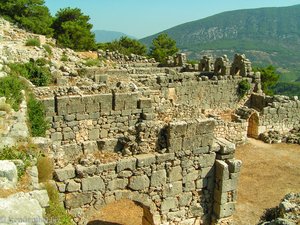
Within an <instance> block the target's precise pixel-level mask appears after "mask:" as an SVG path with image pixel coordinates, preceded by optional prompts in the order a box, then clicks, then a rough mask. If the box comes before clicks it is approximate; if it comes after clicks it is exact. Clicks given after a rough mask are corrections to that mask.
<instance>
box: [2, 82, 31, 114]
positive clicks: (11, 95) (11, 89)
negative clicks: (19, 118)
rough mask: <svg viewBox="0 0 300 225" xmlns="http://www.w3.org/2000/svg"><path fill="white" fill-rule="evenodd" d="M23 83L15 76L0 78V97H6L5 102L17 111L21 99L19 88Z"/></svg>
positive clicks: (23, 87) (22, 87)
mask: <svg viewBox="0 0 300 225" xmlns="http://www.w3.org/2000/svg"><path fill="white" fill-rule="evenodd" d="M23 89H25V85H24V84H23V83H22V82H21V81H20V80H19V79H18V78H17V77H16V76H7V77H4V78H0V97H6V102H7V103H8V104H10V105H11V107H12V108H13V109H14V110H15V111H18V110H19V107H20V104H21V102H22V99H23V94H22V92H21V90H23Z"/></svg>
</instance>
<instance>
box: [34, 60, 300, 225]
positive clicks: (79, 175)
mask: <svg viewBox="0 0 300 225" xmlns="http://www.w3.org/2000/svg"><path fill="white" fill-rule="evenodd" d="M175 58H176V59H175V60H174V62H176V64H178V65H179V64H180V65H181V64H182V67H178V65H176V67H174V65H175V64H173V67H157V66H153V65H152V64H151V65H150V66H149V65H146V66H142V67H141V64H140V62H136V65H135V66H133V67H127V68H126V69H124V67H123V69H111V70H106V71H103V70H101V69H98V71H97V69H90V70H88V71H85V72H86V73H85V75H86V77H88V79H90V80H93V81H94V82H95V81H96V82H95V83H94V84H93V85H92V86H91V85H89V86H84V85H81V86H76V87H75V86H72V85H67V86H64V87H58V86H56V87H55V86H54V87H44V88H35V94H36V95H37V96H38V97H39V98H40V99H41V101H42V102H43V103H44V105H45V106H46V116H47V117H48V119H49V121H51V128H50V129H49V131H48V133H47V135H48V137H49V138H50V139H51V140H52V143H53V153H54V155H53V157H54V159H55V162H56V164H55V165H56V169H55V179H56V184H57V187H58V190H59V191H60V192H61V194H62V197H63V199H64V204H65V206H66V208H67V209H68V210H69V212H70V213H71V214H72V215H73V216H74V217H75V221H76V222H77V224H86V223H87V222H88V220H89V218H88V216H87V215H91V214H93V212H96V211H97V210H100V209H101V208H102V207H103V206H105V205H106V204H109V203H112V202H115V201H118V200H121V199H130V200H133V201H135V202H138V203H140V204H141V205H142V206H143V207H144V217H143V224H145V225H146V224H152V225H154V224H155V225H156V224H157V225H158V224H210V223H218V222H220V221H222V220H224V219H225V220H227V219H228V218H230V217H231V216H232V215H233V213H234V209H235V202H236V197H237V191H236V188H237V182H238V177H239V172H240V168H241V162H240V161H239V160H237V159H235V158H234V151H235V144H241V143H245V142H246V140H247V136H251V137H258V135H259V134H260V133H261V132H264V131H266V130H270V129H273V128H275V127H276V128H280V129H282V128H284V129H285V130H288V129H290V128H292V127H294V126H295V124H296V123H298V121H299V119H300V118H299V115H300V113H299V111H300V102H299V101H298V100H296V99H294V100H293V99H289V100H286V102H285V103H279V102H278V103H275V102H272V100H271V99H269V98H268V97H265V96H264V95H261V94H260V93H261V89H260V76H259V74H257V73H254V72H252V70H251V63H250V62H249V61H248V60H247V59H246V58H245V56H243V55H235V58H234V62H233V63H230V62H229V60H228V58H227V56H223V57H220V58H217V60H216V61H215V62H213V59H212V58H211V57H203V59H202V60H201V61H200V64H199V68H198V69H197V68H195V71H192V72H185V71H186V67H185V65H184V63H185V62H186V60H185V57H184V55H183V54H179V55H177V56H175ZM131 63H132V62H131ZM148 63H149V62H148ZM200 65H201V66H200ZM230 65H231V66H230ZM232 68H234V69H232ZM237 68H238V69H237ZM237 70H238V71H239V72H238V73H237V72H236V71H237ZM232 71H235V72H234V74H232ZM207 72H209V73H207ZM243 79H246V80H248V81H249V83H250V84H251V90H250V91H249V93H248V94H249V96H250V95H251V94H252V97H251V98H250V99H249V100H248V101H246V102H244V103H243V100H241V99H240V97H239V95H238V84H239V82H240V81H241V80H243ZM255 92H257V93H255ZM241 101H242V102H241ZM241 104H243V105H244V106H243V107H242V108H241ZM273 107H275V108H274V110H273ZM228 109H231V111H232V109H237V110H236V111H233V112H232V113H231V115H230V119H226V120H224V119H222V112H225V111H226V110H228ZM284 110H286V111H284ZM279 118H280V119H279ZM275 119H277V120H276V123H274V120H275ZM283 123H284V125H283ZM228 140H229V141H228ZM99 152H100V153H105V154H108V155H111V158H112V160H109V159H107V158H105V157H104V158H103V157H102V158H101V157H100V158H99ZM108 158H109V157H108ZM84 215H85V216H84Z"/></svg>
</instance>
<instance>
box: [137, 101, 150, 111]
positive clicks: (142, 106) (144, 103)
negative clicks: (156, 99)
mask: <svg viewBox="0 0 300 225" xmlns="http://www.w3.org/2000/svg"><path fill="white" fill-rule="evenodd" d="M138 108H139V109H147V108H152V101H151V98H143V99H139V101H138Z"/></svg>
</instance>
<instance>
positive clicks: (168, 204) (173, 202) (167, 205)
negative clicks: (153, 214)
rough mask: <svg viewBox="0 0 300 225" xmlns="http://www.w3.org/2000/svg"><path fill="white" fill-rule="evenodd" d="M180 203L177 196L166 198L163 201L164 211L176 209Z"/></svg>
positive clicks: (162, 208)
mask: <svg viewBox="0 0 300 225" xmlns="http://www.w3.org/2000/svg"><path fill="white" fill-rule="evenodd" d="M177 205H178V201H177V199H176V198H171V197H170V198H166V199H164V200H163V201H162V203H161V210H162V211H169V210H170V209H175V208H176V207H177Z"/></svg>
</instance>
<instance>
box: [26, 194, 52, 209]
mask: <svg viewBox="0 0 300 225" xmlns="http://www.w3.org/2000/svg"><path fill="white" fill-rule="evenodd" d="M28 194H29V195H30V196H31V198H33V199H36V200H37V201H38V202H39V204H40V206H41V207H42V208H46V207H48V206H49V196H48V192H47V191H46V190H35V191H31V192H29V193H28Z"/></svg>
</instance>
